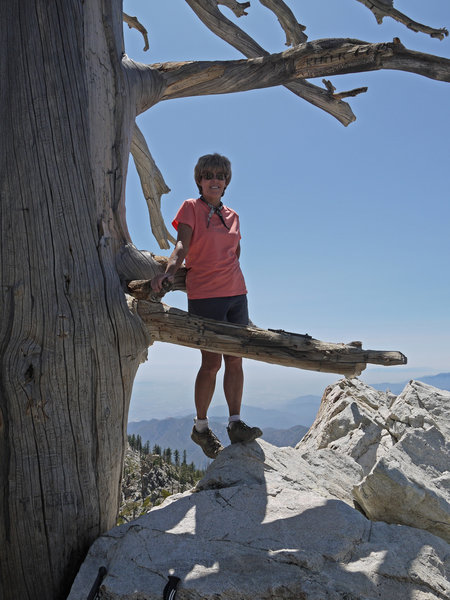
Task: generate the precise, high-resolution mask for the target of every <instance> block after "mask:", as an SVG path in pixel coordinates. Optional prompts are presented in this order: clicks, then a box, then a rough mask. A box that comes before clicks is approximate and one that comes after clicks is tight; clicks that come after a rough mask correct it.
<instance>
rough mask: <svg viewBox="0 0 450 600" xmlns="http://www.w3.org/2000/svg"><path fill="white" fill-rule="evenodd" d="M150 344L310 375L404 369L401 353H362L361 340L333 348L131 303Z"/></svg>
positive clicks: (305, 338) (153, 304) (290, 335)
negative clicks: (381, 367) (368, 367)
mask: <svg viewBox="0 0 450 600" xmlns="http://www.w3.org/2000/svg"><path fill="white" fill-rule="evenodd" d="M132 304H133V309H134V310H135V312H137V314H138V315H139V316H140V317H141V319H142V320H143V322H144V323H145V325H146V326H147V328H148V332H149V333H150V335H151V337H152V339H153V340H154V341H160V342H167V343H171V344H178V345H180V346H187V347H189V348H197V349H201V350H208V351H210V352H217V353H220V354H229V355H232V356H241V357H243V358H250V359H253V360H258V361H263V362H267V363H272V364H278V365H284V366H286V367H296V368H298V369H306V370H309V371H321V372H323V373H337V374H339V375H345V376H347V377H354V376H357V375H360V374H361V372H362V371H363V370H364V369H365V368H366V365H367V363H371V364H376V365H385V366H391V365H404V364H406V362H407V359H406V357H405V356H404V355H403V354H402V353H401V352H392V351H378V350H363V349H362V348H361V347H360V342H352V344H353V345H352V344H333V343H328V342H321V341H319V340H315V339H313V338H312V337H311V336H309V335H307V334H305V335H301V334H296V333H289V332H286V331H274V330H265V329H260V328H259V327H254V326H248V327H245V326H243V325H235V324H233V323H223V322H221V321H214V320H212V319H204V318H202V317H197V316H193V315H190V314H188V313H187V312H185V311H182V310H179V309H177V308H172V307H170V306H167V305H166V304H163V303H161V302H146V301H143V300H140V301H138V300H136V299H133V300H132Z"/></svg>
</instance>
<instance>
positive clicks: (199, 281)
mask: <svg viewBox="0 0 450 600" xmlns="http://www.w3.org/2000/svg"><path fill="white" fill-rule="evenodd" d="M194 177H195V182H196V184H197V186H198V189H199V192H200V197H199V198H196V199H190V200H186V201H185V202H184V203H183V204H182V206H181V207H180V209H179V211H178V213H177V214H176V216H175V219H174V220H173V222H172V224H173V226H174V227H175V229H176V230H177V231H178V237H177V243H176V245H175V248H174V250H173V252H172V254H171V256H170V258H169V261H168V263H167V267H166V271H165V273H163V274H161V275H158V276H157V277H155V278H154V279H153V280H152V288H153V289H154V290H155V291H158V292H159V291H160V290H161V287H162V283H163V281H164V280H165V279H168V280H169V281H173V278H174V275H175V273H176V272H177V270H178V269H179V268H180V266H181V264H182V263H183V260H185V259H186V268H187V275H186V290H187V295H188V310H189V313H190V314H194V315H198V316H201V317H207V318H209V319H215V320H217V321H226V322H229V323H238V324H241V325H248V307H247V289H246V287H245V281H244V277H243V275H242V271H241V268H240V265H239V255H240V239H241V234H240V230H239V217H238V215H237V213H236V212H235V211H234V210H232V209H231V208H228V207H227V206H224V205H223V204H222V200H221V199H222V196H223V195H224V193H225V190H226V188H227V186H228V184H229V183H230V180H231V163H230V161H229V160H228V158H226V157H225V156H221V155H220V154H207V155H205V156H202V157H201V158H199V160H198V162H197V164H196V166H195V169H194ZM201 353H202V362H201V366H200V370H199V372H198V374H197V378H196V381H195V407H196V411H197V417H196V419H195V423H194V427H193V429H192V434H191V438H192V440H193V441H194V442H195V443H196V444H198V445H199V446H201V448H202V449H203V452H204V453H205V454H206V456H208V457H209V458H215V457H216V456H217V455H218V454H219V452H220V451H221V450H222V449H223V446H222V444H221V443H220V441H219V439H218V438H217V437H216V436H215V435H214V433H213V432H212V431H211V429H210V428H209V426H208V416H207V413H208V408H209V405H210V404H211V400H212V397H213V394H214V389H215V385H216V375H217V372H218V371H219V369H220V367H221V364H222V355H220V354H216V353H214V352H207V351H206V350H202V351H201ZM223 359H224V363H225V373H224V379H223V388H224V393H225V398H226V401H227V404H228V410H229V422H228V427H227V431H228V436H229V438H230V441H231V443H232V444H235V443H237V442H250V441H253V440H255V439H256V438H257V437H260V436H261V435H262V431H261V430H260V429H259V427H249V426H248V425H246V424H245V423H244V422H243V421H242V420H241V418H240V409H241V403H242V391H243V385H244V374H243V370H242V358H240V357H236V356H228V355H224V356H223Z"/></svg>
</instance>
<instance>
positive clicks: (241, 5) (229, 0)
mask: <svg viewBox="0 0 450 600" xmlns="http://www.w3.org/2000/svg"><path fill="white" fill-rule="evenodd" d="M217 4H222V5H223V6H227V7H228V8H229V9H230V10H232V11H233V12H234V14H235V15H236V17H242V16H244V15H246V14H247V13H246V12H245V9H246V8H248V7H249V6H250V2H236V0H217Z"/></svg>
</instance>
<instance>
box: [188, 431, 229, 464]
mask: <svg viewBox="0 0 450 600" xmlns="http://www.w3.org/2000/svg"><path fill="white" fill-rule="evenodd" d="M191 440H192V441H193V442H195V443H196V444H198V445H199V446H200V448H201V449H202V450H203V452H204V453H205V454H206V456H207V457H208V458H216V456H217V455H218V454H219V452H221V451H222V450H223V446H222V444H221V443H220V440H219V438H218V437H216V436H215V435H214V433H213V432H212V431H211V429H209V427H208V429H207V430H206V431H201V432H200V431H197V430H196V429H195V425H194V427H193V428H192V433H191Z"/></svg>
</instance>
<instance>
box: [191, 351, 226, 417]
mask: <svg viewBox="0 0 450 600" xmlns="http://www.w3.org/2000/svg"><path fill="white" fill-rule="evenodd" d="M201 353H202V364H201V366H200V369H199V372H198V373H197V379H196V380H195V408H196V410H197V418H199V419H206V416H207V413H208V408H209V405H210V404H211V400H212V397H213V394H214V389H215V387H216V375H217V372H218V371H219V369H220V365H221V364H222V356H221V355H220V354H215V353H214V352H206V350H202V351H201Z"/></svg>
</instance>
